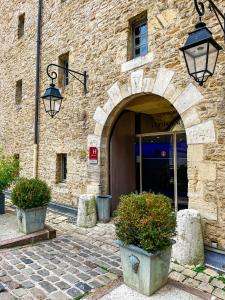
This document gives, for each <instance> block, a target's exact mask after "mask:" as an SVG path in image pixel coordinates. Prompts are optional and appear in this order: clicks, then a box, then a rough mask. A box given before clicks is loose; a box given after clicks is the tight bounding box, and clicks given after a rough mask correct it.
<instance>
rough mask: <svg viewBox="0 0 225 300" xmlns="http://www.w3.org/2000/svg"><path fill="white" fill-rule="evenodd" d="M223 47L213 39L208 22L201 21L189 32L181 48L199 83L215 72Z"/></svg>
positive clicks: (190, 73) (191, 74) (189, 70)
mask: <svg viewBox="0 0 225 300" xmlns="http://www.w3.org/2000/svg"><path fill="white" fill-rule="evenodd" d="M221 49H222V47H221V46H220V45H219V44H218V43H217V42H216V41H215V40H214V39H213V37H212V33H211V31H210V30H209V29H208V28H207V27H206V24H205V23H203V22H199V23H198V24H197V25H196V26H195V31H193V32H191V33H189V37H188V39H187V41H186V43H185V45H184V46H183V47H182V48H180V50H181V51H182V52H183V54H184V58H185V62H186V66H187V69H188V73H189V75H190V76H192V77H193V78H194V79H195V81H196V82H198V83H199V85H203V83H204V82H206V80H207V79H208V78H209V77H210V76H212V75H213V74H214V70H215V67H216V62H217V58H218V54H219V51H220V50H221Z"/></svg>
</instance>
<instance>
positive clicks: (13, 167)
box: [0, 149, 19, 193]
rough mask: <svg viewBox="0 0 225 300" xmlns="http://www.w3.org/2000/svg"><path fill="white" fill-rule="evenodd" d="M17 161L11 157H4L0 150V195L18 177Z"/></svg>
mask: <svg viewBox="0 0 225 300" xmlns="http://www.w3.org/2000/svg"><path fill="white" fill-rule="evenodd" d="M18 173H19V161H18V159H15V158H14V157H13V156H6V155H4V154H3V151H2V149H0V193H2V192H3V190H5V189H7V188H9V187H10V185H11V184H12V183H13V181H14V180H15V179H16V178H17V177H18Z"/></svg>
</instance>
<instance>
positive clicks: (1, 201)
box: [0, 193, 5, 215]
mask: <svg viewBox="0 0 225 300" xmlns="http://www.w3.org/2000/svg"><path fill="white" fill-rule="evenodd" d="M4 213H5V194H3V193H0V215H3V214H4Z"/></svg>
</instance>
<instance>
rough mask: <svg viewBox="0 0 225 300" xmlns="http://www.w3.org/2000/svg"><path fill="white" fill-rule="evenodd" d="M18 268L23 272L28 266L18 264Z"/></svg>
mask: <svg viewBox="0 0 225 300" xmlns="http://www.w3.org/2000/svg"><path fill="white" fill-rule="evenodd" d="M16 268H17V269H19V270H21V269H24V268H26V266H25V265H24V264H18V265H16Z"/></svg>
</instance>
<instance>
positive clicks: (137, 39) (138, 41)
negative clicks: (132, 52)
mask: <svg viewBox="0 0 225 300" xmlns="http://www.w3.org/2000/svg"><path fill="white" fill-rule="evenodd" d="M140 41H141V39H140V38H139V37H137V38H136V39H135V46H139V45H140Z"/></svg>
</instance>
